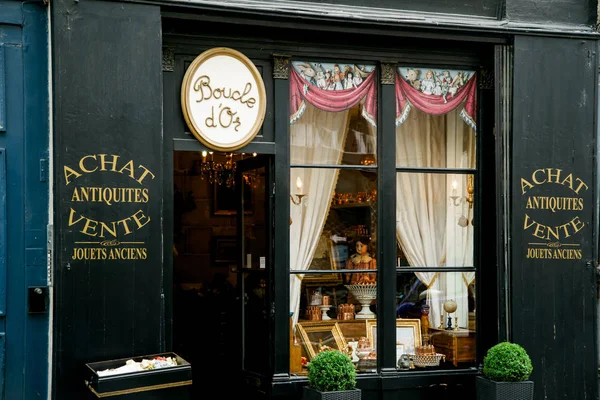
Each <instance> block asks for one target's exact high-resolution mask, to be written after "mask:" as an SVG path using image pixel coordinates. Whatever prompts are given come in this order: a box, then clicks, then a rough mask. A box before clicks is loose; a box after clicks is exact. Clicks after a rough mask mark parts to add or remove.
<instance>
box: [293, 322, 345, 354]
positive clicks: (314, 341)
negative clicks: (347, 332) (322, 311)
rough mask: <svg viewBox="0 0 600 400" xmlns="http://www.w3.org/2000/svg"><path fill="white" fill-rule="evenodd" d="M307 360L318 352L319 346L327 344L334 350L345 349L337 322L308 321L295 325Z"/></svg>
mask: <svg viewBox="0 0 600 400" xmlns="http://www.w3.org/2000/svg"><path fill="white" fill-rule="evenodd" d="M297 329H298V333H299V334H300V338H301V340H302V344H303V346H304V350H305V351H306V355H307V358H308V360H311V359H312V358H313V357H315V356H316V355H317V354H318V353H319V346H329V347H331V348H332V349H334V350H339V351H345V349H346V348H347V347H348V345H347V343H346V340H345V339H344V335H343V334H342V331H341V329H340V326H339V325H338V323H337V322H323V323H319V324H314V323H312V322H311V323H310V324H307V325H306V326H303V325H302V323H301V322H300V323H298V325H297Z"/></svg>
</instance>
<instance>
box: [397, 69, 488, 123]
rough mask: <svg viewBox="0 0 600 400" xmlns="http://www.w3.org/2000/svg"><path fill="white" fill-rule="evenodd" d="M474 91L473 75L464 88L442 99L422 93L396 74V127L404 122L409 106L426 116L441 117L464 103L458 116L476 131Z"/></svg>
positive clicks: (475, 81)
mask: <svg viewBox="0 0 600 400" xmlns="http://www.w3.org/2000/svg"><path fill="white" fill-rule="evenodd" d="M476 89H477V78H476V75H473V76H472V77H471V78H470V79H469V80H468V82H467V83H466V84H465V85H464V86H462V87H460V88H458V90H456V93H454V94H449V95H447V96H446V98H444V97H443V96H438V95H433V94H425V93H422V92H421V91H419V90H417V89H415V88H414V87H412V86H411V84H410V83H409V82H407V81H405V80H404V79H402V77H401V76H400V75H399V74H396V126H399V125H401V124H402V123H403V122H404V121H406V118H407V117H408V113H409V112H410V108H411V105H412V106H414V107H417V108H418V109H419V110H421V111H423V112H425V113H427V114H431V115H442V114H446V113H448V112H450V111H452V110H454V109H455V108H457V107H459V106H461V105H462V104H463V102H464V107H463V109H462V110H461V112H460V116H461V118H462V119H463V120H464V121H465V122H466V123H467V125H469V126H470V127H471V128H473V129H476V123H475V116H476V114H475V113H476V110H477V104H476Z"/></svg>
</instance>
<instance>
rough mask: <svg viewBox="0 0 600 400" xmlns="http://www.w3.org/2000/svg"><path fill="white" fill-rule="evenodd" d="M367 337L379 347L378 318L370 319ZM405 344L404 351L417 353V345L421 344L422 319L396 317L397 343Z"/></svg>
mask: <svg viewBox="0 0 600 400" xmlns="http://www.w3.org/2000/svg"><path fill="white" fill-rule="evenodd" d="M366 322H367V338H368V339H369V342H370V343H371V346H373V349H377V320H376V319H368V320H366ZM399 344H401V345H403V347H404V353H406V354H415V347H417V346H421V320H420V319H416V318H414V319H413V318H398V319H396V345H399Z"/></svg>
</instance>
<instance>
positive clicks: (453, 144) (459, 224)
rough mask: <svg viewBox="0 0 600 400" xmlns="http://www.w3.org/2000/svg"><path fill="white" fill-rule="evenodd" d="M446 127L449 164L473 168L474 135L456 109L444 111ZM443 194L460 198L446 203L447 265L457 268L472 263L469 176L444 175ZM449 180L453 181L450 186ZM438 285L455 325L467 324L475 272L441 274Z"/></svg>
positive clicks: (465, 325)
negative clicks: (453, 309)
mask: <svg viewBox="0 0 600 400" xmlns="http://www.w3.org/2000/svg"><path fill="white" fill-rule="evenodd" d="M446 130H447V132H449V134H448V137H449V138H452V139H453V140H452V141H449V142H448V145H447V147H446V160H447V165H448V166H456V167H458V168H475V134H474V132H473V131H472V129H471V128H470V127H469V126H468V125H467V124H465V123H464V122H463V120H462V119H461V117H460V116H459V113H458V112H457V110H455V111H453V112H450V113H448V114H446ZM447 177H448V179H447V182H446V193H447V194H451V193H453V192H454V191H455V193H454V194H455V195H458V196H459V198H462V200H460V201H459V202H458V205H457V204H455V203H454V201H449V202H447V204H448V212H447V217H446V226H447V228H446V236H447V244H446V265H448V266H456V267H466V266H473V208H472V207H471V206H470V205H469V203H468V202H467V201H466V197H465V196H466V195H467V188H468V186H469V177H472V175H465V174H452V175H447ZM452 182H455V183H456V189H453V185H452ZM440 278H443V279H441V282H440V288H441V290H442V291H443V293H444V294H445V296H444V297H445V298H448V299H452V300H455V301H456V303H457V306H458V308H457V309H456V312H455V313H454V314H453V317H456V318H458V324H459V326H462V327H468V322H469V321H468V320H469V314H468V311H469V302H468V297H469V296H468V286H469V283H471V282H472V281H473V280H474V279H475V273H474V272H456V273H446V274H443V276H440Z"/></svg>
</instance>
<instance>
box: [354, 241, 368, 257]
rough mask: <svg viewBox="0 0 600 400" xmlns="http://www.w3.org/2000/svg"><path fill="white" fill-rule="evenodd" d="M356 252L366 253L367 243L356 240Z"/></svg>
mask: <svg viewBox="0 0 600 400" xmlns="http://www.w3.org/2000/svg"><path fill="white" fill-rule="evenodd" d="M356 252H357V253H358V254H367V245H366V244H364V243H363V242H360V241H358V242H356Z"/></svg>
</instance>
